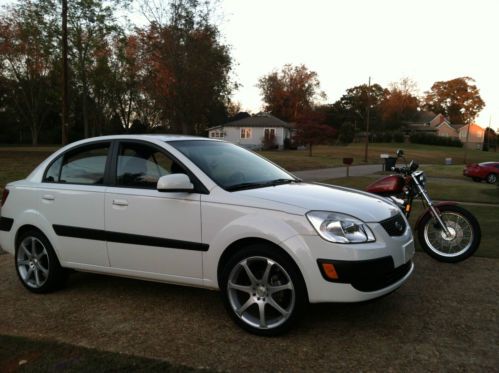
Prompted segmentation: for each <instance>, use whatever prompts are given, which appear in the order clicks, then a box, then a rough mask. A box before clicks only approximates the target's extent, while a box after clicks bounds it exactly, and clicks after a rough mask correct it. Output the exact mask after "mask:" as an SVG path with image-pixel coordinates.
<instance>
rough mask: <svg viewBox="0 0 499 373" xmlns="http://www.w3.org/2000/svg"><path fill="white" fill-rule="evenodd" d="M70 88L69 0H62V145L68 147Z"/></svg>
mask: <svg viewBox="0 0 499 373" xmlns="http://www.w3.org/2000/svg"><path fill="white" fill-rule="evenodd" d="M68 87H69V82H68V0H62V128H61V142H62V145H66V144H67V143H68V138H69V97H68V94H69V88H68Z"/></svg>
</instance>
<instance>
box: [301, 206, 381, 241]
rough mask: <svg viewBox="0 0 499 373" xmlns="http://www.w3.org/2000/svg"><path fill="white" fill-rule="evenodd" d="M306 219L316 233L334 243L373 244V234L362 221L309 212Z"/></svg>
mask: <svg viewBox="0 0 499 373" xmlns="http://www.w3.org/2000/svg"><path fill="white" fill-rule="evenodd" d="M307 219H308V220H309V221H310V224H312V226H313V227H314V228H315V230H316V231H317V233H318V234H319V235H320V236H321V237H322V238H324V239H325V240H327V241H330V242H335V243H362V242H374V241H376V239H375V238H374V234H373V232H372V231H371V230H370V229H369V227H368V226H367V224H365V223H364V222H363V221H361V220H359V219H357V218H354V217H353V216H349V215H345V214H340V213H337V212H328V211H310V212H309V213H307Z"/></svg>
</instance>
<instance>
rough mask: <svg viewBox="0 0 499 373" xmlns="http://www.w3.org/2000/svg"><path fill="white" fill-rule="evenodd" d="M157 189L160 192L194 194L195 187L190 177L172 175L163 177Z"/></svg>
mask: <svg viewBox="0 0 499 373" xmlns="http://www.w3.org/2000/svg"><path fill="white" fill-rule="evenodd" d="M156 189H157V190H158V191H159V192H170V193H175V192H177V193H178V192H192V191H193V190H194V185H192V183H191V180H190V179H189V176H187V175H186V174H171V175H165V176H161V177H160V178H159V180H158V184H157V186H156Z"/></svg>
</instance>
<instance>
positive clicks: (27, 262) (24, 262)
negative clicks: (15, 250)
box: [17, 259, 29, 266]
mask: <svg viewBox="0 0 499 373" xmlns="http://www.w3.org/2000/svg"><path fill="white" fill-rule="evenodd" d="M17 265H20V266H27V265H29V260H26V259H20V260H18V261H17Z"/></svg>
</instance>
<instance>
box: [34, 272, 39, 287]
mask: <svg viewBox="0 0 499 373" xmlns="http://www.w3.org/2000/svg"><path fill="white" fill-rule="evenodd" d="M34 272H35V282H36V286H40V273H39V272H38V269H37V268H35V269H34Z"/></svg>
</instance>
